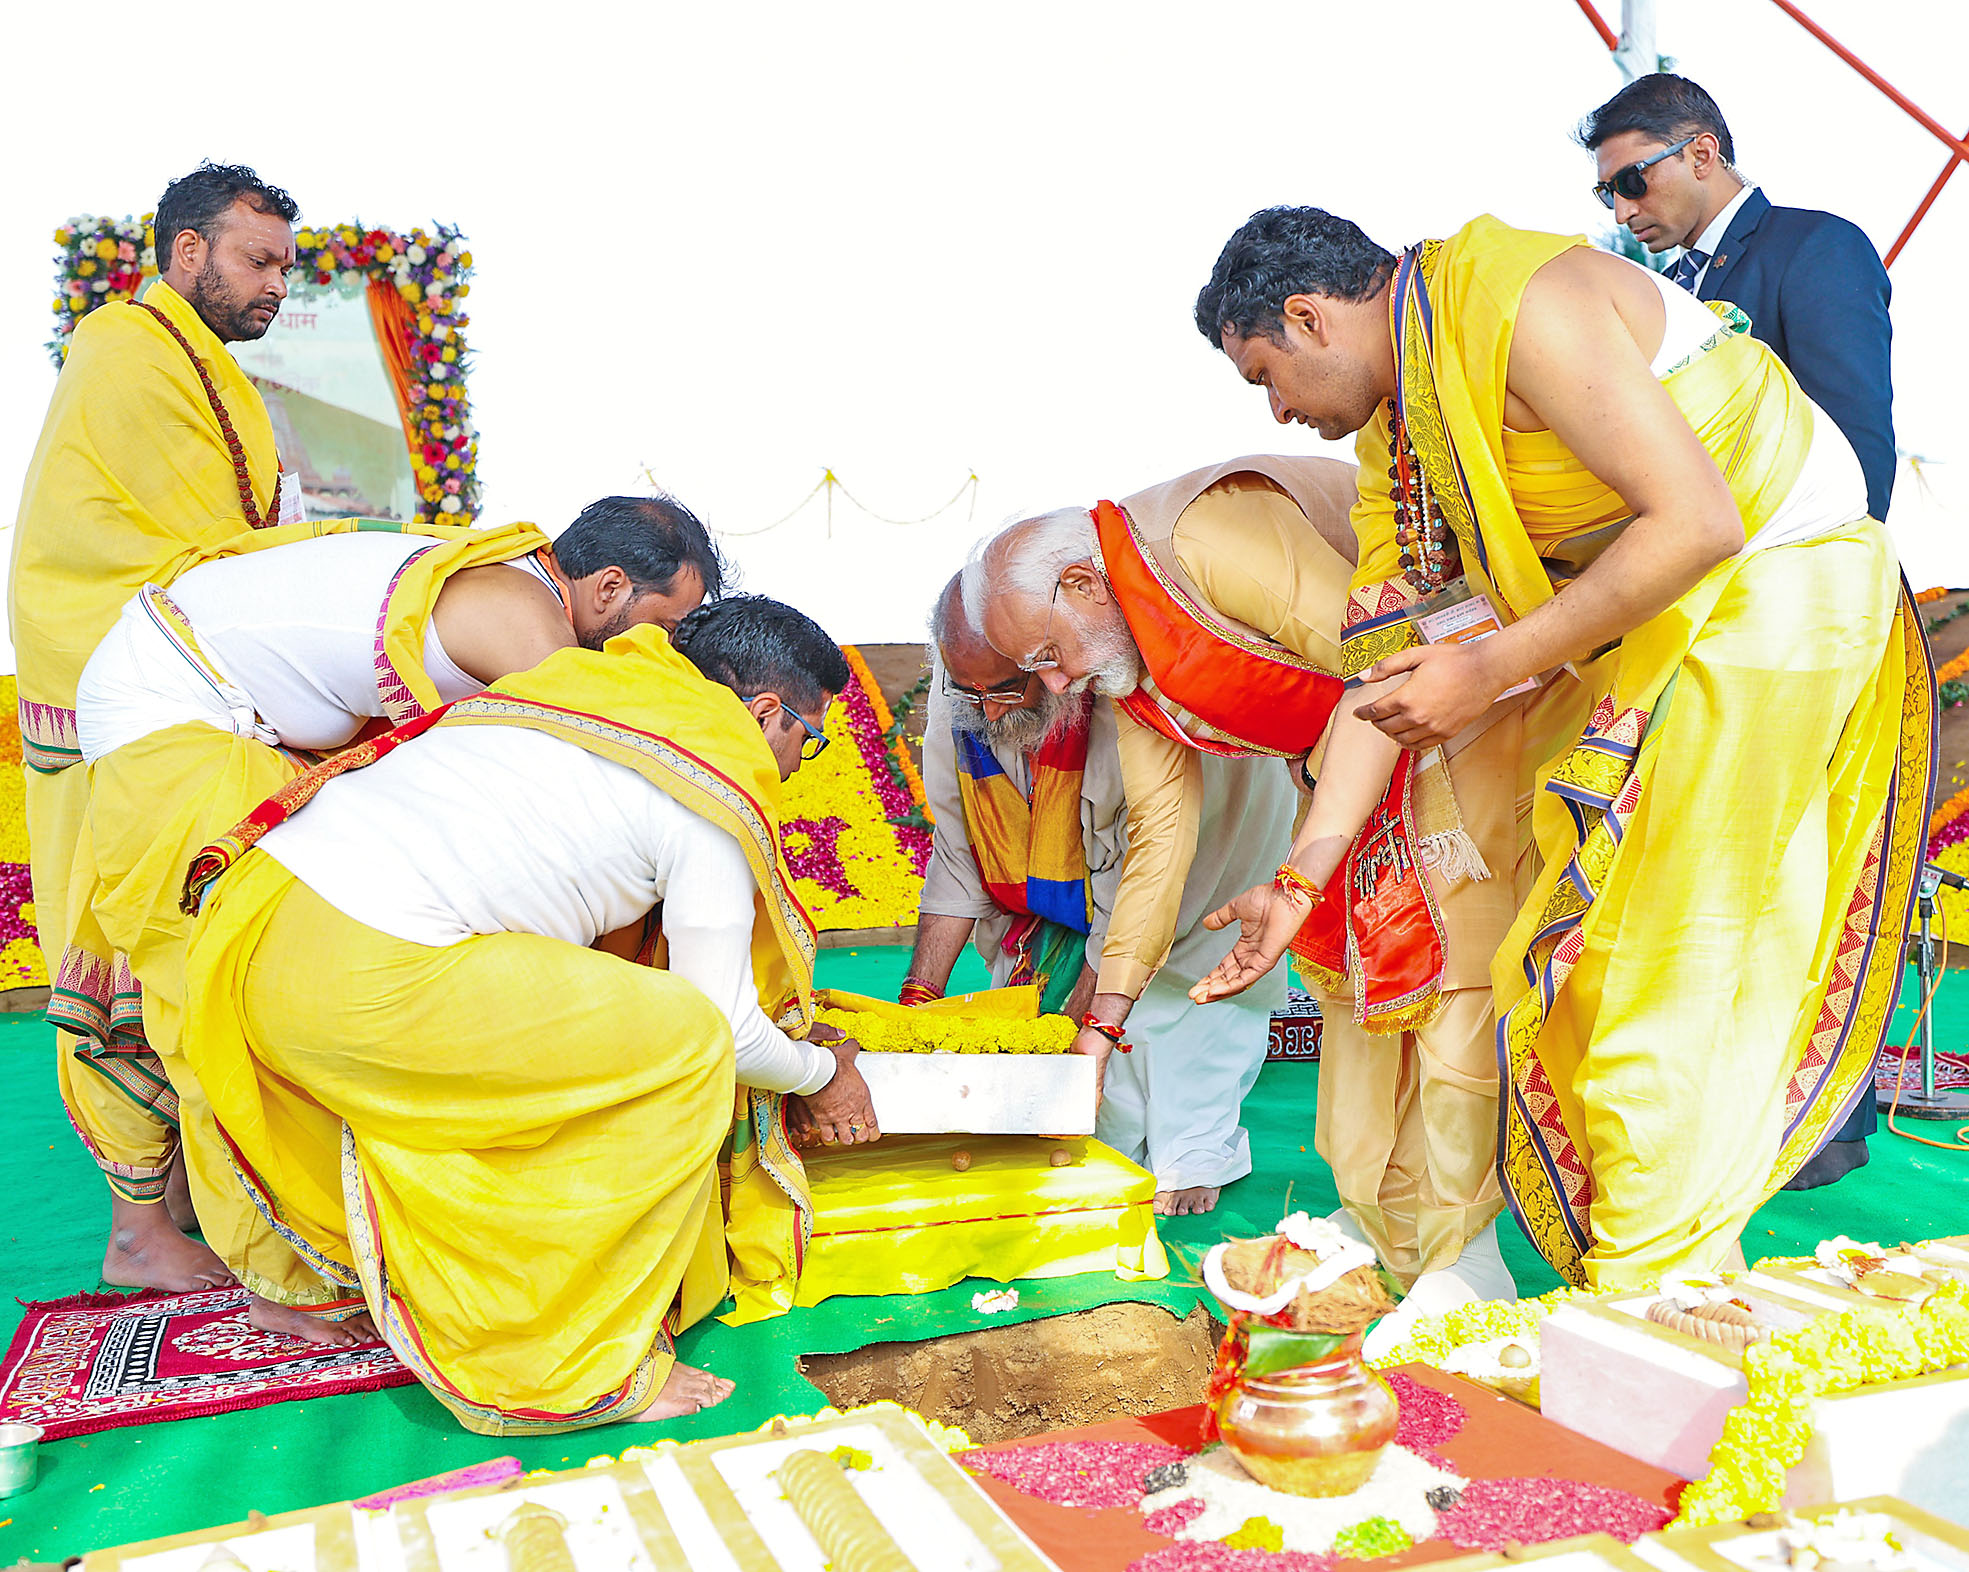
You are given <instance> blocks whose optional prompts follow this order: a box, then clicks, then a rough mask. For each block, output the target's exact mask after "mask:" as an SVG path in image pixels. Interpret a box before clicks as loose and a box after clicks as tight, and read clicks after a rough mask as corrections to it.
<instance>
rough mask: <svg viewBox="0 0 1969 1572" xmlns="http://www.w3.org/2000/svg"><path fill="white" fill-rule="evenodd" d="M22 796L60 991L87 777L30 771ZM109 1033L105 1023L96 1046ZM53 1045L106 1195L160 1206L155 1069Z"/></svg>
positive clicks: (160, 1081) (58, 1038)
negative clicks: (110, 1192)
mask: <svg viewBox="0 0 1969 1572" xmlns="http://www.w3.org/2000/svg"><path fill="white" fill-rule="evenodd" d="M24 796H25V807H26V818H27V842H28V853H27V855H28V868H29V873H30V875H31V877H32V879H33V882H34V897H35V898H34V926H35V929H36V931H37V933H38V934H39V936H40V942H41V953H42V955H43V956H45V957H46V958H47V963H48V981H49V984H50V986H51V988H52V989H53V990H54V991H55V992H56V993H60V992H61V990H62V988H63V985H64V981H65V980H66V981H70V982H72V981H73V980H74V979H65V978H64V974H63V969H62V959H63V956H64V955H65V954H66V953H67V952H68V949H69V944H70V941H71V939H72V938H73V937H74V933H75V928H76V923H77V921H78V920H79V921H83V922H86V921H88V920H89V917H88V902H87V895H86V893H85V892H84V891H81V890H79V889H72V888H71V884H72V873H73V869H74V864H75V860H76V854H77V852H78V850H79V849H80V850H84V851H86V843H87V839H88V824H89V771H88V770H87V768H85V767H84V766H82V765H80V764H71V765H69V766H68V768H66V769H63V770H60V771H58V772H56V773H52V774H51V773H45V772H43V771H40V770H36V769H34V768H32V767H31V766H30V767H29V769H28V770H27V780H26V789H25V793H24ZM91 991H92V992H101V993H103V994H105V995H106V994H108V993H109V992H110V991H111V990H110V989H109V988H108V987H104V988H101V989H92V990H91ZM108 1034H109V1023H108V1020H107V1018H105V1020H104V1022H103V1036H104V1038H105V1039H107V1037H108ZM55 1045H56V1051H55V1081H56V1084H57V1085H58V1086H59V1087H60V1088H61V1097H62V1107H63V1109H64V1110H65V1111H66V1112H67V1114H68V1121H69V1123H70V1124H71V1125H72V1126H74V1129H75V1133H76V1135H77V1136H79V1137H80V1138H81V1141H82V1144H83V1146H84V1147H86V1148H87V1149H88V1152H89V1155H90V1156H91V1157H92V1158H94V1159H95V1161H96V1166H97V1167H98V1168H100V1169H101V1170H102V1173H103V1177H104V1179H106V1180H107V1181H108V1182H109V1187H110V1189H111V1190H113V1191H114V1192H115V1193H116V1194H117V1195H119V1196H121V1197H122V1198H123V1199H125V1200H128V1201H137V1202H141V1203H144V1204H151V1203H154V1202H158V1201H162V1200H163V1199H164V1185H165V1181H166V1179H167V1178H168V1177H169V1174H170V1171H171V1162H172V1159H173V1158H174V1157H175V1156H176V1154H177V1150H178V1131H177V1120H178V1107H177V1099H176V1097H175V1095H174V1094H173V1093H172V1091H171V1088H170V1085H169V1084H168V1082H167V1081H166V1080H165V1078H164V1076H163V1074H162V1072H161V1071H160V1070H158V1069H157V1068H156V1066H155V1061H153V1060H151V1059H150V1058H149V1056H148V1055H144V1054H138V1055H124V1054H115V1053H108V1052H102V1051H99V1047H100V1045H99V1044H97V1043H96V1042H93V1041H92V1040H91V1039H90V1038H88V1037H85V1036H82V1035H80V1034H77V1033H74V1032H68V1031H59V1030H58V1031H57V1032H56V1033H55Z"/></svg>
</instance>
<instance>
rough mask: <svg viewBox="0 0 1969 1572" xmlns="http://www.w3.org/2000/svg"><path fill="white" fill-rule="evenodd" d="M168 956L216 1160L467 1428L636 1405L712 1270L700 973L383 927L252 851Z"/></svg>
mask: <svg viewBox="0 0 1969 1572" xmlns="http://www.w3.org/2000/svg"><path fill="white" fill-rule="evenodd" d="M186 982H187V1009H186V1018H185V1023H184V1032H183V1042H184V1048H185V1053H186V1057H187V1058H188V1060H189V1061H190V1063H191V1066H192V1068H193V1069H194V1070H195V1072H196V1073H197V1075H198V1077H199V1079H200V1081H201V1083H202V1084H203V1086H204V1088H205V1092H206V1095H207V1097H208V1099H209V1101H210V1104H211V1108H212V1112H213V1114H214V1116H215V1117H216V1120H217V1124H218V1127H219V1129H220V1130H221V1131H222V1132H223V1136H224V1139H225V1141H226V1143H227V1145H228V1148H229V1150H230V1153H231V1159H232V1161H233V1163H234V1165H235V1168H236V1171H237V1175H238V1180H239V1182H241V1183H242V1184H244V1185H245V1186H246V1187H247V1188H248V1191H249V1193H250V1194H252V1195H253V1197H254V1199H255V1202H256V1204H257V1205H259V1206H260V1207H262V1208H263V1209H264V1211H265V1213H266V1215H267V1217H268V1219H269V1221H270V1222H271V1223H272V1224H273V1225H274V1226H275V1227H276V1229H277V1230H279V1231H280V1232H282V1233H283V1234H284V1235H285V1236H286V1237H288V1238H289V1239H290V1241H291V1242H293V1243H294V1244H295V1246H296V1248H297V1249H298V1250H299V1251H300V1253H301V1254H303V1255H304V1256H306V1257H307V1258H308V1259H309V1260H310V1261H311V1262H312V1263H313V1264H314V1266H315V1267H316V1269H317V1270H318V1271H320V1272H321V1273H322V1275H323V1277H324V1280H325V1281H327V1282H330V1283H332V1284H336V1285H339V1286H341V1287H343V1288H346V1289H355V1288H357V1287H358V1286H359V1289H360V1292H361V1294H362V1296H363V1298H364V1299H365V1300H366V1301H367V1303H368V1306H369V1309H370V1311H371V1313H372V1314H373V1315H374V1317H375V1319H376V1322H377V1325H378V1327H379V1329H380V1330H381V1331H382V1333H383V1336H384V1337H385V1338H386V1339H387V1340H388V1342H389V1344H390V1347H391V1349H392V1350H393V1351H394V1352H395V1353H396V1354H397V1356H398V1357H399V1358H400V1359H402V1360H403V1362H404V1363H405V1364H406V1365H408V1366H409V1367H410V1368H411V1370H412V1371H414V1372H415V1373H416V1375H417V1377H418V1379H419V1380H421V1381H422V1382H423V1383H424V1384H425V1386H427V1387H428V1388H429V1389H430V1390H431V1392H432V1393H433V1394H434V1395H435V1396H436V1397H437V1398H438V1399H439V1400H440V1401H441V1402H443V1403H444V1404H445V1406H446V1407H448V1408H449V1409H451V1411H452V1412H453V1413H454V1414H456V1415H457V1416H458V1418H459V1420H460V1421H461V1422H462V1423H463V1424H464V1425H465V1426H466V1428H468V1429H470V1430H474V1431H477V1432H479V1433H481V1434H487V1435H501V1434H512V1433H527V1432H536V1433H537V1432H552V1431H559V1430H568V1429H576V1428H580V1427H583V1426H587V1425H595V1424H603V1423H607V1422H609V1421H611V1420H616V1419H625V1418H628V1417H630V1416H631V1415H633V1414H635V1413H637V1412H638V1411H640V1410H641V1409H643V1408H644V1407H646V1406H648V1404H649V1403H650V1401H651V1400H652V1399H653V1398H654V1397H655V1396H656V1394H657V1393H658V1392H659V1391H660V1390H661V1388H662V1386H663V1383H664V1381H665V1379H666V1378H667V1376H668V1373H669V1370H670V1367H671V1364H672V1363H673V1361H674V1354H673V1346H674V1345H673V1341H672V1340H673V1338H674V1335H675V1333H676V1332H677V1331H678V1330H680V1329H681V1328H682V1327H684V1326H687V1325H689V1324H691V1323H692V1322H694V1321H696V1320H699V1319H700V1318H702V1317H703V1316H704V1315H706V1314H708V1313H709V1312H710V1311H711V1310H712V1309H714V1308H715V1307H716V1306H717V1304H718V1302H719V1301H720V1299H722V1297H723V1296H724V1292H725V1286H726V1257H725V1243H724V1231H723V1219H722V1215H721V1211H720V1207H719V1199H718V1174H717V1159H718V1153H719V1148H720V1146H721V1145H722V1143H723V1141H724V1139H725V1136H726V1134H727V1132H728V1130H729V1128H730V1124H731V1110H732V1098H733V1059H732V1039H731V1030H730V1027H729V1026H728V1025H727V1024H726V1021H725V1018H724V1016H723V1015H722V1014H721V1013H720V1012H719V1010H718V1009H717V1008H716V1007H715V1006H714V1005H713V1004H712V1003H711V1002H710V1000H709V999H707V998H706V997H705V996H704V995H703V994H702V993H701V992H700V991H699V990H698V989H697V988H695V987H694V986H692V985H691V984H690V983H688V982H686V981H684V980H683V979H682V978H680V977H677V976H675V975H673V974H671V973H668V972H663V971H655V970H652V969H650V968H647V967H642V966H636V965H633V964H631V963H630V962H627V961H623V960H618V959H617V958H615V957H614V956H611V955H606V954H603V953H602V952H600V951H597V950H591V949H582V948H580V947H578V946H576V945H572V944H568V943H566V942H564V941H562V940H558V939H548V938H542V937H540V936H538V935H534V934H524V933H498V934H484V935H478V936H475V937H472V938H468V939H465V940H463V941H461V942H460V943H458V944H454V945H447V946H443V947H439V948H433V947H430V946H426V945H420V944H412V943H409V942H407V941H405V940H401V939H395V938H391V937H390V936H389V935H387V934H383V933H379V932H377V931H376V930H375V929H372V928H369V927H367V926H365V925H364V924H362V923H359V922H356V921H355V920H354V919H352V918H350V917H347V916H345V915H343V914H342V913H341V912H339V911H337V910H336V909H335V908H334V907H332V906H330V905H328V904H327V903H326V902H325V901H323V900H322V899H321V898H320V897H319V896H317V895H316V894H315V893H314V892H313V891H312V890H310V889H309V888H308V887H307V886H306V885H304V884H302V883H300V882H299V881H298V880H296V879H295V878H294V877H293V875H291V874H290V873H288V872H287V870H286V869H285V868H283V867H281V866H280V864H279V863H277V862H275V861H273V860H272V859H271V858H270V857H268V856H266V855H265V854H264V853H259V852H254V853H249V854H248V855H247V856H246V857H244V858H242V859H241V860H240V861H239V862H238V864H237V865H236V866H235V867H234V868H233V869H232V871H231V872H230V873H229V874H228V875H227V877H226V878H225V879H224V880H223V881H222V882H221V883H219V884H218V885H217V886H216V887H215V888H214V890H213V892H212V893H211V894H210V895H209V896H208V897H207V898H206V903H205V913H204V915H203V917H202V918H201V919H200V920H199V923H198V925H197V928H196V931H195V932H194V935H193V938H192V942H191V947H190V951H189V955H188V959H187V969H186ZM574 1001H578V1002H579V1010H578V1011H577V1010H576V1009H575V1008H574V1003H573V1002H574ZM577 1022H579V1023H582V1024H581V1025H579V1026H576V1025H575V1023H577ZM228 1264H229V1265H235V1264H236V1263H233V1262H231V1261H230V1260H229V1261H228Z"/></svg>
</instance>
